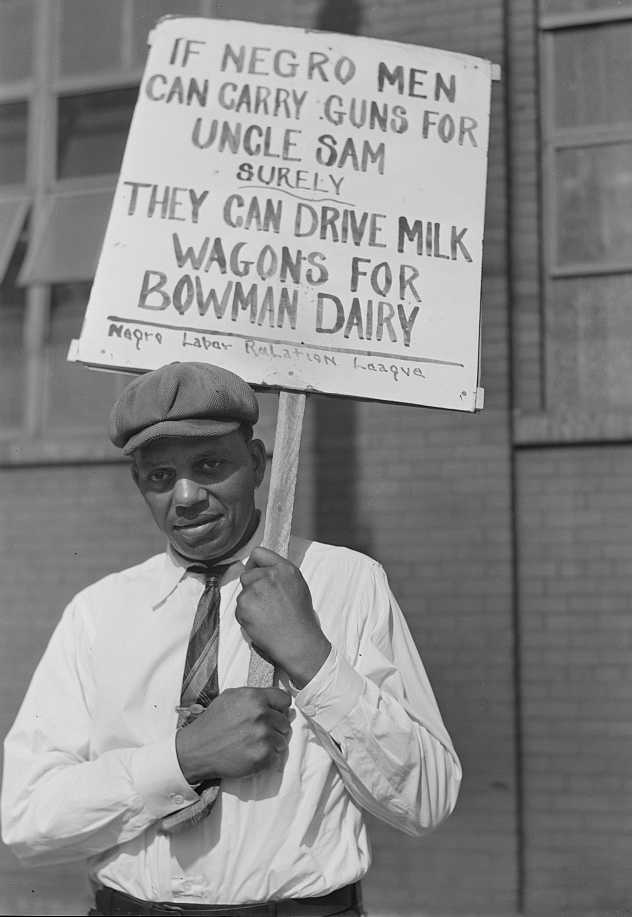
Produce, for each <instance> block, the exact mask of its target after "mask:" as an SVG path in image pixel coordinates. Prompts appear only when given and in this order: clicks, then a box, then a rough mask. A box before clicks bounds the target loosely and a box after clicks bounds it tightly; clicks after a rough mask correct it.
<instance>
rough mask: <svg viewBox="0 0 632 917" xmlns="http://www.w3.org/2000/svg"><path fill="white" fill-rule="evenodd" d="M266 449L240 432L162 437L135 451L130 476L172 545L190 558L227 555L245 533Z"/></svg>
mask: <svg viewBox="0 0 632 917" xmlns="http://www.w3.org/2000/svg"><path fill="white" fill-rule="evenodd" d="M265 463H266V457H265V449H264V446H263V443H262V442H261V441H260V440H258V439H253V440H251V441H250V442H246V440H245V438H244V436H243V435H242V433H241V432H240V431H239V430H236V431H234V432H233V433H228V434H226V435H225V436H212V437H211V436H209V437H199V438H198V437H195V438H193V437H181V438H179V437H165V438H163V439H157V440H154V442H152V443H148V444H147V445H146V446H141V448H140V449H138V450H137V451H136V453H135V455H134V465H133V474H134V480H135V481H136V484H137V485H138V488H139V490H140V492H141V493H142V495H143V497H144V498H145V501H146V503H147V505H148V506H149V509H150V510H151V513H152V516H153V517H154V519H155V521H156V524H157V525H158V527H159V528H160V529H161V531H163V532H164V533H165V535H166V536H167V538H168V539H169V541H170V543H171V544H172V546H173V547H174V548H175V549H176V551H178V552H179V553H180V554H183V555H184V556H185V557H188V558H190V559H191V560H213V559H216V558H218V559H219V558H220V557H223V556H225V555H227V554H229V553H230V551H231V550H232V548H234V547H235V545H236V544H237V543H238V542H239V541H240V540H241V539H242V537H243V536H244V535H245V534H246V531H247V529H248V526H249V525H250V524H251V522H252V519H253V515H254V511H255V505H254V493H255V489H256V488H257V487H258V486H259V484H261V481H262V480H263V473H264V470H265Z"/></svg>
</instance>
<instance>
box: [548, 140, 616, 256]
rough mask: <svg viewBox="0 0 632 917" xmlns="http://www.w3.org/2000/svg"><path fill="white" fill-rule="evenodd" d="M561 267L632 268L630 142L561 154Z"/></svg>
mask: <svg viewBox="0 0 632 917" xmlns="http://www.w3.org/2000/svg"><path fill="white" fill-rule="evenodd" d="M555 172H556V174H555V180H556V188H557V264H558V265H563V264H577V263H580V262H585V263H589V264H594V263H600V264H603V263H610V264H612V263H617V262H624V263H628V264H632V220H630V213H632V143H621V144H616V145H615V144H613V145H612V146H596V147H588V148H586V149H571V150H560V151H558V153H557V157H556V170H555Z"/></svg>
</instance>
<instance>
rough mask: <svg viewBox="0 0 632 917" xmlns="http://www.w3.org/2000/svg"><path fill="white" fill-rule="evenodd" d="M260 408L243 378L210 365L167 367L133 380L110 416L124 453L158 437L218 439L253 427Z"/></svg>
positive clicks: (112, 436)
mask: <svg viewBox="0 0 632 917" xmlns="http://www.w3.org/2000/svg"><path fill="white" fill-rule="evenodd" d="M258 419H259V405H258V403H257V398H256V396H255V393H254V392H253V390H252V389H251V388H250V386H249V385H248V383H247V382H244V380H243V379H242V378H240V377H239V376H237V375H235V373H231V372H229V370H227V369H223V368H222V367H221V366H212V365H211V364H210V363H169V364H167V365H166V366H161V367H160V369H154V370H152V371H151V372H148V373H143V375H141V376H137V377H136V378H135V379H134V380H133V381H132V382H130V384H129V385H128V386H127V387H126V388H125V390H124V391H123V393H122V394H121V396H120V397H119V398H118V400H117V401H116V403H115V405H114V407H113V408H112V412H111V414H110V439H111V440H112V442H113V443H114V445H115V446H119V447H120V448H122V450H123V452H124V454H125V455H129V454H130V453H131V452H133V451H134V449H138V447H139V446H142V445H144V444H145V443H148V442H151V441H152V440H154V439H159V438H161V437H163V436H223V435H224V434H225V433H231V432H232V431H233V430H236V429H237V428H238V427H239V426H240V425H241V424H242V423H248V424H255V423H256V422H257V420H258Z"/></svg>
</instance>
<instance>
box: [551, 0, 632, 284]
mask: <svg viewBox="0 0 632 917" xmlns="http://www.w3.org/2000/svg"><path fill="white" fill-rule="evenodd" d="M619 22H632V8H629V9H627V10H625V9H621V8H620V7H618V8H615V7H612V8H607V9H603V10H589V11H581V12H574V13H570V12H569V13H556V14H547V15H544V16H541V17H540V21H539V31H540V86H541V94H540V99H541V105H540V112H541V114H540V133H541V142H542V150H541V161H542V182H541V188H542V194H541V208H542V209H541V213H542V254H543V262H544V270H545V281H546V282H550V280H551V279H553V280H555V279H556V278H564V277H589V276H597V275H606V274H622V273H630V272H632V256H631V257H630V258H629V259H628V260H623V261H619V260H612V261H601V262H592V263H586V262H574V263H564V264H561V263H559V261H558V257H557V248H558V246H557V240H558V214H559V207H558V182H557V181H556V178H555V175H556V156H557V153H558V152H559V151H561V150H580V149H589V148H592V147H596V146H606V145H607V146H614V145H616V144H624V143H629V144H630V145H631V146H632V122H631V123H630V125H629V126H620V125H617V126H615V125H613V126H612V127H608V126H603V125H598V126H589V127H564V128H560V127H556V125H555V106H554V103H553V98H554V78H555V77H554V75H555V38H556V35H558V34H559V32H560V31H562V30H566V29H578V28H591V27H594V26H599V25H605V24H608V23H613V24H614V23H619ZM547 292H548V291H547ZM546 301H547V302H548V301H549V297H548V295H547V297H546Z"/></svg>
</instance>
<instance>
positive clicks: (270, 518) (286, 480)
mask: <svg viewBox="0 0 632 917" xmlns="http://www.w3.org/2000/svg"><path fill="white" fill-rule="evenodd" d="M304 411H305V395H303V394H301V393H299V392H280V393H279V408H278V411H277V423H276V433H275V436H274V450H273V452H272V471H271V474H270V488H269V490H268V505H267V508H266V518H265V527H264V530H263V546H264V548H270V550H271V551H276V553H277V554H281V555H282V556H283V557H287V552H288V545H289V543H290V530H291V528H292V513H293V511H294V493H295V490H296V478H297V475H298V459H299V450H300V446H301V432H302V429H303V413H304ZM273 681H274V666H273V665H272V664H271V663H269V662H267V660H265V659H264V658H263V657H262V656H260V655H259V653H258V652H257V651H256V650H252V651H251V655H250V669H249V671H248V684H249V685H251V686H252V687H255V688H267V687H270V685H271V684H272V682H273Z"/></svg>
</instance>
